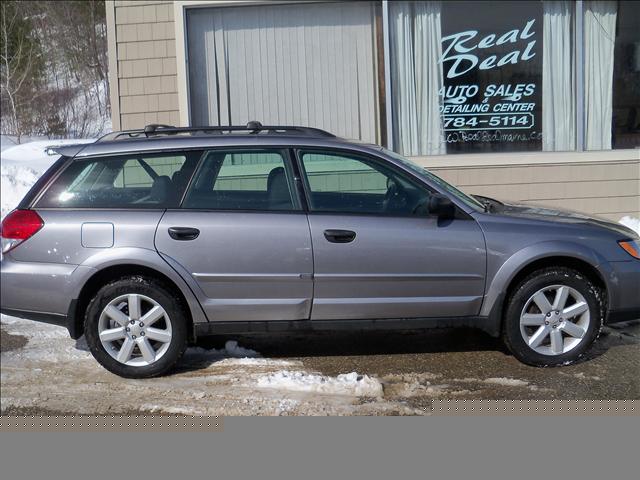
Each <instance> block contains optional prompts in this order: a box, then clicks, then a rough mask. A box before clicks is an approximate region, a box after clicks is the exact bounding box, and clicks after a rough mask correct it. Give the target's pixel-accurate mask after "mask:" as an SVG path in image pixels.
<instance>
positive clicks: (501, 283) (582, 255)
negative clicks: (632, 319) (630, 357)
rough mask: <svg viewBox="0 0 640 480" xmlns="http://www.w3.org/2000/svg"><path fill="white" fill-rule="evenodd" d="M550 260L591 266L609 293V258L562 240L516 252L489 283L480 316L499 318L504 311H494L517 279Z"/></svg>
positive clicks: (541, 243) (610, 272)
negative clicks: (538, 262)
mask: <svg viewBox="0 0 640 480" xmlns="http://www.w3.org/2000/svg"><path fill="white" fill-rule="evenodd" d="M548 257H569V258H574V259H577V260H582V261H584V262H585V263H588V264H589V265H591V266H592V267H594V268H595V269H596V270H598V271H599V272H600V274H601V276H602V278H603V280H604V281H605V284H606V285H607V289H608V290H609V282H610V281H611V275H612V274H613V271H612V268H611V266H610V265H609V263H608V262H607V261H606V260H605V258H604V257H603V256H602V255H600V254H599V253H598V252H596V251H595V250H592V249H590V248H588V247H585V246H584V245H581V244H579V243H575V242H567V241H561V240H560V241H548V242H540V243H535V244H533V245H529V246H527V247H525V248H523V249H521V250H518V251H516V252H515V253H514V254H512V255H511V256H510V257H509V258H508V259H507V260H506V261H505V262H504V263H503V264H502V265H501V266H500V268H498V270H497V271H496V273H495V275H494V276H493V278H491V279H490V282H489V283H488V285H489V287H488V288H487V292H486V294H485V298H484V302H483V303H482V308H481V310H480V316H489V315H491V313H492V312H493V315H495V314H496V311H500V309H495V310H494V308H495V307H496V306H500V304H501V303H502V301H503V299H504V296H505V295H506V292H507V289H508V288H509V285H510V284H511V281H512V280H513V279H514V278H515V276H516V275H517V274H518V273H519V272H520V271H521V270H522V269H523V268H525V267H526V266H527V265H530V264H531V263H533V262H535V261H536V260H540V259H543V258H548ZM487 280H489V279H487ZM498 320H501V319H498Z"/></svg>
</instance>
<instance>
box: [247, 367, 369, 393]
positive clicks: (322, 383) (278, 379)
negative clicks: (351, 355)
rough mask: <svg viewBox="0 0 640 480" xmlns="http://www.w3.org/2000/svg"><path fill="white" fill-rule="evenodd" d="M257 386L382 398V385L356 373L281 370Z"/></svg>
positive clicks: (261, 378)
mask: <svg viewBox="0 0 640 480" xmlns="http://www.w3.org/2000/svg"><path fill="white" fill-rule="evenodd" d="M257 386H258V387H262V388H273V389H278V390H290V391H296V392H309V393H323V394H332V395H354V396H358V397H361V396H367V397H380V396H382V384H381V383H380V381H379V380H376V379H375V378H371V377H370V376H368V375H358V374H357V373H356V372H351V373H346V374H342V375H338V376H337V377H327V376H325V375H317V374H314V373H307V372H300V371H294V372H292V371H289V370H281V371H279V372H275V373H272V374H269V375H265V376H263V377H260V378H259V379H258V381H257Z"/></svg>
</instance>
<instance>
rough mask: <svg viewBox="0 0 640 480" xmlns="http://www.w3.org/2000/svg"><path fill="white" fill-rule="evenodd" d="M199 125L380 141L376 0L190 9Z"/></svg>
mask: <svg viewBox="0 0 640 480" xmlns="http://www.w3.org/2000/svg"><path fill="white" fill-rule="evenodd" d="M187 32H188V61H189V67H188V71H189V90H190V91H189V96H190V108H191V124H192V125H242V124H245V123H246V122H248V121H249V120H258V121H260V122H262V123H263V124H265V125H266V124H271V125H274V124H276V125H292V124H294V125H304V126H311V127H318V128H323V129H326V130H329V131H331V132H333V133H335V134H337V135H339V136H344V137H348V138H359V139H362V140H365V141H370V142H374V141H376V131H377V124H378V115H377V100H376V83H375V82H376V73H375V64H374V35H373V5H372V4H371V3H370V2H344V3H343V2H340V3H327V4H322V3H319V4H310V5H300V4H297V5H269V6H247V7H232V8H228V7H217V8H206V9H201V8H198V9H189V10H187Z"/></svg>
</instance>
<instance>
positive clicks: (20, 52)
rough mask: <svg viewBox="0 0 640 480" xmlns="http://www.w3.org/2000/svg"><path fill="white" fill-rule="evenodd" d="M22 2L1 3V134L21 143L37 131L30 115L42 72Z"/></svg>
mask: <svg viewBox="0 0 640 480" xmlns="http://www.w3.org/2000/svg"><path fill="white" fill-rule="evenodd" d="M18 4H19V2H16V1H4V2H1V3H0V9H1V10H0V104H1V107H2V133H5V134H9V135H14V136H15V137H16V139H17V142H18V143H20V141H21V137H22V136H23V135H25V133H30V132H31V131H32V130H33V127H34V116H33V115H31V114H30V113H29V112H31V111H32V110H33V109H32V106H33V104H34V101H36V100H37V98H34V97H37V94H38V92H37V86H38V79H39V78H40V75H41V71H42V57H41V49H40V44H39V42H38V39H37V38H35V37H34V36H33V35H32V33H33V30H32V25H31V24H30V21H29V19H27V18H25V17H24V16H23V15H22V12H21V8H20V5H18Z"/></svg>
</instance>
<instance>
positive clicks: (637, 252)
mask: <svg viewBox="0 0 640 480" xmlns="http://www.w3.org/2000/svg"><path fill="white" fill-rule="evenodd" d="M618 245H620V246H621V247H622V248H624V251H625V252H627V253H628V254H629V255H631V256H632V257H633V258H637V259H638V260H640V242H638V240H620V241H619V242H618Z"/></svg>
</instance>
